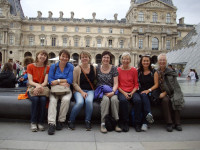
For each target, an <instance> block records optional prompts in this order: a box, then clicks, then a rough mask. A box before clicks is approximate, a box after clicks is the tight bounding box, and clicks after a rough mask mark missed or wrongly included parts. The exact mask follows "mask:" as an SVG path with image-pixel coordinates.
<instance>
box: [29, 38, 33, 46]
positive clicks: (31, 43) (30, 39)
mask: <svg viewBox="0 0 200 150" xmlns="http://www.w3.org/2000/svg"><path fill="white" fill-rule="evenodd" d="M33 45H34V37H33V36H29V46H33Z"/></svg>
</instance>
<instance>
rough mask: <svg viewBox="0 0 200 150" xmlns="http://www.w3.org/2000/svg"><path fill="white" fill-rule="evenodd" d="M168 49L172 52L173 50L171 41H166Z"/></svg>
mask: <svg viewBox="0 0 200 150" xmlns="http://www.w3.org/2000/svg"><path fill="white" fill-rule="evenodd" d="M166 49H167V50H170V49H171V42H170V40H167V41H166Z"/></svg>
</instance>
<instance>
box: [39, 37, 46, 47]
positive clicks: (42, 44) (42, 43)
mask: <svg viewBox="0 0 200 150" xmlns="http://www.w3.org/2000/svg"><path fill="white" fill-rule="evenodd" d="M40 45H41V46H44V45H45V37H40Z"/></svg>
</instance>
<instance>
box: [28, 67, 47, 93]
mask: <svg viewBox="0 0 200 150" xmlns="http://www.w3.org/2000/svg"><path fill="white" fill-rule="evenodd" d="M46 70H47V66H46V67H45V69H44V76H46ZM38 76H39V72H38ZM41 80H42V76H41V78H40V82H39V84H41ZM34 89H35V87H34V86H32V85H29V87H28V92H29V94H30V96H31V97H32V96H36V95H34V94H33V90H34ZM37 96H46V97H49V88H48V87H47V86H44V87H43V92H42V93H39V94H38V95H37Z"/></svg>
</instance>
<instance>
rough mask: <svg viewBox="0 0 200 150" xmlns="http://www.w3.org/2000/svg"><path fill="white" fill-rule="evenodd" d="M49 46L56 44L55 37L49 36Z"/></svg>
mask: <svg viewBox="0 0 200 150" xmlns="http://www.w3.org/2000/svg"><path fill="white" fill-rule="evenodd" d="M51 46H56V37H52V38H51Z"/></svg>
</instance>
